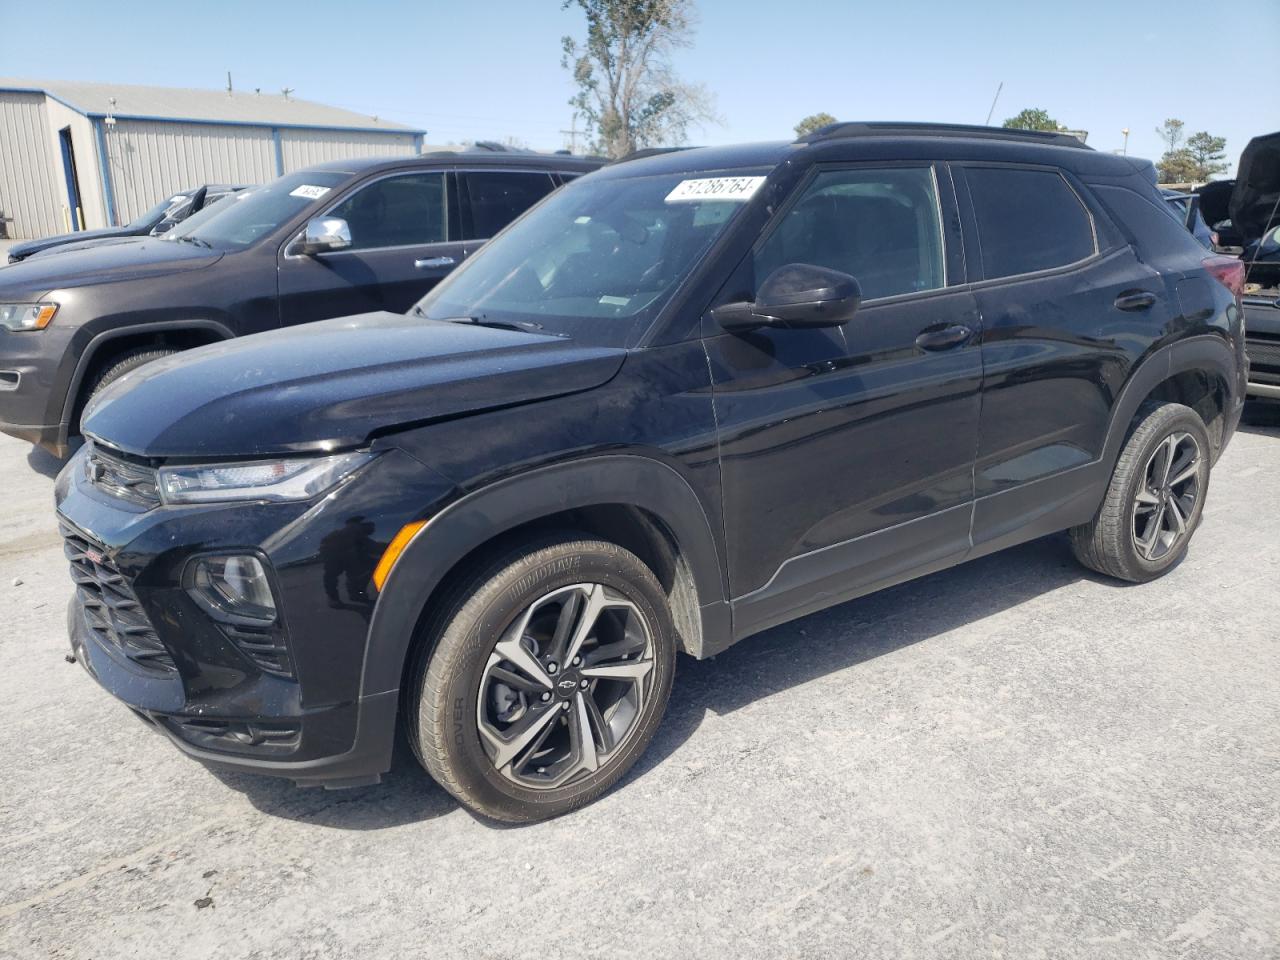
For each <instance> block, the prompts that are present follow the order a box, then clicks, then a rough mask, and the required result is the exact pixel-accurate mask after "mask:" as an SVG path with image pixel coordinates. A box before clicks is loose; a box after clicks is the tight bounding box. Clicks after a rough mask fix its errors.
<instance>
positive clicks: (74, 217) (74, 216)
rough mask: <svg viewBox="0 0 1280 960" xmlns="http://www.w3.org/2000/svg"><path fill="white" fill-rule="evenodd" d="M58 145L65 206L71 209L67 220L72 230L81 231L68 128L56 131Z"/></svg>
mask: <svg viewBox="0 0 1280 960" xmlns="http://www.w3.org/2000/svg"><path fill="white" fill-rule="evenodd" d="M58 145H59V146H61V147H62V174H63V176H64V177H65V178H66V181H67V205H68V206H69V207H70V208H71V212H70V214H69V216H68V219H69V220H70V223H71V229H72V230H83V229H84V206H83V205H82V204H81V203H80V177H79V174H78V173H77V172H76V153H75V147H74V146H73V145H72V143H71V128H70V127H63V128H62V129H61V130H59V131H58Z"/></svg>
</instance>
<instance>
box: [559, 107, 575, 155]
mask: <svg viewBox="0 0 1280 960" xmlns="http://www.w3.org/2000/svg"><path fill="white" fill-rule="evenodd" d="M560 132H561V133H562V134H564V135H565V136H566V137H568V138H569V152H570V153H577V152H578V115H577V113H575V114H574V115H573V123H571V124H569V129H568V130H561V131H560Z"/></svg>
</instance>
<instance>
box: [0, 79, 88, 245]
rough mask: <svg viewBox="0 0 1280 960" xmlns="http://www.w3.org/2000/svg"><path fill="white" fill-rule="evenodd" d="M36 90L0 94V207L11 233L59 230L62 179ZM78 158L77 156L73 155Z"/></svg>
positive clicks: (38, 233)
mask: <svg viewBox="0 0 1280 960" xmlns="http://www.w3.org/2000/svg"><path fill="white" fill-rule="evenodd" d="M51 141H52V134H51V133H50V131H49V125H48V121H47V119H46V118H45V109H44V97H43V96H42V95H41V94H37V93H0V210H3V211H4V216H5V217H6V218H12V220H13V222H12V223H10V224H8V225H7V226H8V230H9V236H11V237H22V238H30V237H47V236H50V235H52V234H55V233H61V232H62V231H63V230H64V229H66V226H65V224H64V222H63V207H64V206H66V199H65V198H66V184H65V183H64V181H63V176H62V159H61V158H60V157H55V156H54V151H53V147H52V145H51ZM77 159H78V158H77Z"/></svg>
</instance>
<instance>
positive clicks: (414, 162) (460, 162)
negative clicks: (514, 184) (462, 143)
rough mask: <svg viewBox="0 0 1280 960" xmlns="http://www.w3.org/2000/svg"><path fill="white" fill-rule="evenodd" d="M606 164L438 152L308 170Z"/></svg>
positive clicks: (566, 157)
mask: <svg viewBox="0 0 1280 960" xmlns="http://www.w3.org/2000/svg"><path fill="white" fill-rule="evenodd" d="M603 162H604V161H602V160H598V159H595V158H593V157H575V156H571V155H570V154H566V153H525V152H523V151H514V150H513V151H509V152H508V151H501V152H499V151H489V150H459V151H437V152H435V153H424V154H421V155H419V156H406V157H356V158H352V159H347V160H330V161H328V162H327V163H317V164H315V165H313V166H310V167H307V169H308V170H326V171H333V172H335V173H350V174H357V173H369V172H376V171H378V170H400V169H403V168H405V167H427V168H434V169H448V168H451V167H471V168H474V167H504V168H508V169H510V168H511V167H519V168H522V169H533V170H571V171H581V172H583V173H587V172H588V171H591V170H594V169H596V168H597V167H599V166H600V164H601V163H603Z"/></svg>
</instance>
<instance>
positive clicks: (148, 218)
mask: <svg viewBox="0 0 1280 960" xmlns="http://www.w3.org/2000/svg"><path fill="white" fill-rule="evenodd" d="M192 192H193V193H194V191H192ZM190 199H191V194H190V193H175V194H174V195H173V196H172V197H166V198H165V199H164V200H161V201H160V202H159V203H157V204H156V205H155V206H154V207H152V208H151V209H150V210H148V211H147V212H146V213H144V214H143V215H142V216H140V217H137V218H136V219H134V220H130V221H129V224H128V227H129V229H131V230H141V229H142V228H143V227H152V226H155V225H156V224H157V223H159V222H160V221H161V220H162V219H164V215H165V214H166V213H168V211H169V208H170V207H173V208H177V207H180V206H181V205H182V204H184V203H186V202H187V201H188V200H190Z"/></svg>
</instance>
